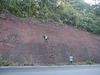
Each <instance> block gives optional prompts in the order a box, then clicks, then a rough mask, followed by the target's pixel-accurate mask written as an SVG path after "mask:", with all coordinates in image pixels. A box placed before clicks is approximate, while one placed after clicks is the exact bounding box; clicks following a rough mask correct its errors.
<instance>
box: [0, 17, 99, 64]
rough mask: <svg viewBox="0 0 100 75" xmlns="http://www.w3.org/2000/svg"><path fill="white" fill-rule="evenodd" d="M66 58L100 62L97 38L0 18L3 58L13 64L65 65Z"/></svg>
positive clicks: (53, 26)
mask: <svg viewBox="0 0 100 75" xmlns="http://www.w3.org/2000/svg"><path fill="white" fill-rule="evenodd" d="M44 35H47V36H48V40H47V41H45V40H44V38H43V36H44ZM70 55H73V56H74V61H75V62H85V61H87V60H92V61H94V62H97V63H100V37H99V36H96V35H92V34H90V33H88V32H84V31H80V30H77V29H75V28H73V27H70V26H67V25H66V26H62V25H57V24H55V23H41V22H37V21H34V22H32V21H31V20H27V21H26V22H25V21H21V20H19V19H18V18H14V17H11V18H7V19H4V20H2V19H0V56H2V57H3V58H4V59H6V60H8V61H10V62H13V63H17V64H34V65H35V64H36V65H48V64H65V63H68V58H69V56H70Z"/></svg>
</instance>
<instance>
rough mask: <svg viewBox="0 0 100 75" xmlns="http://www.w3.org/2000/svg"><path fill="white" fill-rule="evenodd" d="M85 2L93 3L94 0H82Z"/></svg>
mask: <svg viewBox="0 0 100 75" xmlns="http://www.w3.org/2000/svg"><path fill="white" fill-rule="evenodd" d="M84 1H85V2H86V3H88V4H90V5H94V4H95V2H94V1H93V0H84Z"/></svg>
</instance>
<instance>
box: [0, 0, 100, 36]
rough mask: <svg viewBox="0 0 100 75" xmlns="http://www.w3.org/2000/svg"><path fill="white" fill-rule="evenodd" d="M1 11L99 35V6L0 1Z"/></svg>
mask: <svg viewBox="0 0 100 75" xmlns="http://www.w3.org/2000/svg"><path fill="white" fill-rule="evenodd" d="M2 10H8V11H10V12H11V13H12V14H14V15H16V16H19V17H35V18H38V19H41V20H44V21H48V20H52V21H57V22H61V23H64V24H69V25H73V26H75V27H77V28H79V29H81V30H86V31H88V32H92V33H95V34H100V4H97V5H93V6H90V5H88V4H86V3H85V2H84V1H83V0H0V11H2Z"/></svg>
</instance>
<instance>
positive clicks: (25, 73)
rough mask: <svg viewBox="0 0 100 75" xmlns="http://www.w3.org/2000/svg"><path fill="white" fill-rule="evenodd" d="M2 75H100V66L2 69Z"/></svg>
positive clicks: (0, 70) (0, 71)
mask: <svg viewBox="0 0 100 75" xmlns="http://www.w3.org/2000/svg"><path fill="white" fill-rule="evenodd" d="M0 75H100V65H94V66H85V65H84V66H64V67H9V68H7V67H1V68H0Z"/></svg>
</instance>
